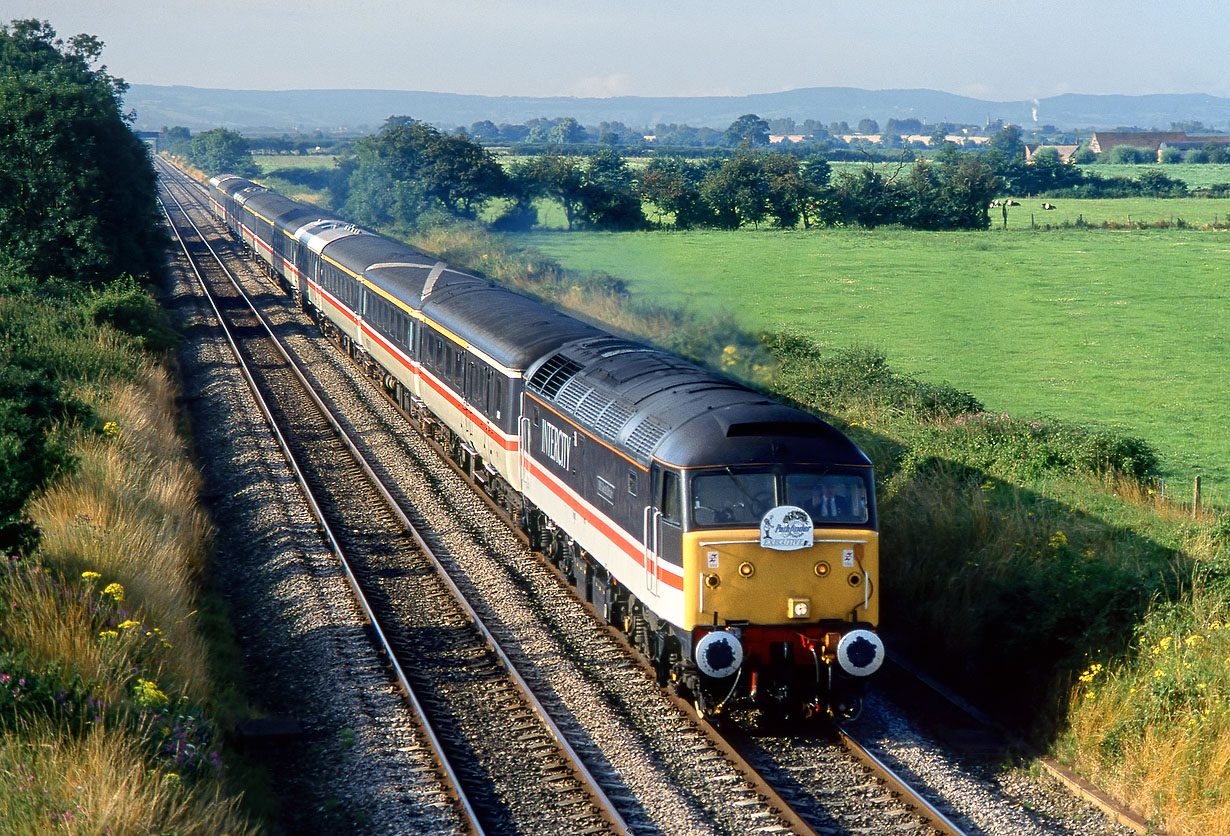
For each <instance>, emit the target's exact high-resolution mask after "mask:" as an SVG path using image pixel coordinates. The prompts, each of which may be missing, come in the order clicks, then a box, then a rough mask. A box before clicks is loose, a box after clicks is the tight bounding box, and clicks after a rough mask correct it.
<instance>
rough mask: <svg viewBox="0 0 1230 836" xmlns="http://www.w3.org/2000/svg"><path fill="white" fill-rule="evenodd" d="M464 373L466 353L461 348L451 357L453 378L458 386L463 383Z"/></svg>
mask: <svg viewBox="0 0 1230 836" xmlns="http://www.w3.org/2000/svg"><path fill="white" fill-rule="evenodd" d="M465 373H466V353H465V352H464V351H462V350H461V349H457V353H456V354H455V355H454V359H453V380H454V381H456V383H457V385H458V386H459V387H460V386H464V385H465Z"/></svg>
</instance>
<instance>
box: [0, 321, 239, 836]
mask: <svg viewBox="0 0 1230 836" xmlns="http://www.w3.org/2000/svg"><path fill="white" fill-rule="evenodd" d="M57 310H58V311H59V313H58V314H57ZM22 311H24V312H25V318H24V319H22V318H19V317H17V316H9V317H8V318H7V319H5V321H4V323H3V324H4V325H5V327H6V332H5V337H6V338H8V339H13V338H14V337H15V336H18V335H20V336H21V338H22V339H21V344H22V347H23V355H22V359H23V361H24V362H35V361H37V360H39V359H41V360H42V361H44V362H45V364H46V366H47V367H48V368H49V369H51V370H52V371H53V373H54V374H57V375H59V376H60V378H61V379H62V380H64V381H65V382H66V383H65V385H66V386H67V387H68V388H69V390H70V392H71V394H72V396H73V397H74V399H75V400H76V401H77V402H78V403H80V404H81V405H82V406H83V409H82V410H79V411H78V412H76V413H74V415H73V417H68V418H65V419H64V420H63V421H62V422H61V423H60V425H59V426H58V428H57V429H56V431H55V432H56V435H57V436H58V437H59V438H60V439H61V440H62V443H63V444H64V445H65V447H66V448H67V449H68V451H69V454H70V456H69V460H70V461H71V466H70V467H68V468H66V469H65V470H64V471H63V472H61V473H60V475H59V476H58V477H56V478H55V479H53V480H52V481H50V482H49V483H48V484H46V485H45V486H44V487H43V488H42V489H41V490H40V491H39V492H38V493H37V494H35V496H33V497H32V498H31V499H30V500H29V501H28V502H27V503H26V505H25V511H26V513H28V514H29V515H30V517H31V518H32V521H33V523H34V524H35V525H36V526H37V528H38V531H39V532H40V535H41V537H40V541H39V546H38V548H37V549H35V550H33V551H31V552H30V553H28V554H26V555H24V556H22V557H18V556H17V555H7V556H6V557H7V560H6V561H5V566H4V569H3V571H0V684H2V685H3V687H0V774H3V775H5V776H6V780H5V781H3V782H0V833H36V832H37V833H46V832H63V833H69V834H76V833H81V834H99V833H108V832H109V833H138V832H139V833H178V834H181V836H187V834H202V836H203V835H204V834H217V833H230V834H235V835H236V836H237V834H245V833H255V832H258V830H259V826H258V825H256V824H254V823H253V822H252V821H251V820H250V819H249V816H248V815H247V814H246V813H245V812H243V811H241V810H240V809H239V807H238V803H239V802H238V799H239V798H240V795H239V794H238V793H236V792H235V791H234V789H233V788H232V787H231V786H230V785H229V781H230V780H231V778H230V777H228V772H224V771H223V770H222V768H221V763H220V761H219V760H218V752H219V748H220V745H221V742H222V734H221V731H220V730H219V725H220V723H222V722H225V720H226V719H227V718H226V717H224V716H222V715H220V713H219V712H218V711H217V709H216V706H217V704H218V703H219V702H220V701H227V702H229V703H230V704H231V705H235V704H237V703H238V702H239V701H238V700H236V698H235V697H234V695H233V694H232V692H233V691H234V690H235V688H234V686H231V685H227V684H226V683H224V682H219V681H218V678H217V676H216V674H215V670H216V664H215V662H214V661H213V659H212V656H213V654H214V648H213V643H214V642H216V641H217V639H215V638H211V637H208V636H206V635H204V632H203V630H202V627H201V623H200V621H199V618H198V610H199V608H200V607H201V605H202V595H201V592H200V590H201V585H202V584H201V581H202V578H201V575H202V571H203V568H204V564H205V562H206V558H207V556H208V554H209V549H210V543H211V540H210V535H211V529H210V526H209V524H208V522H207V520H206V518H205V517H204V515H203V514H202V512H201V511H200V510H199V508H198V507H197V505H196V497H197V488H198V485H197V476H196V474H195V470H194V469H193V467H192V465H191V462H190V460H189V457H188V451H187V447H186V445H185V443H184V441H183V440H182V438H181V437H180V435H179V433H178V427H177V420H178V418H177V413H176V411H175V408H174V397H175V387H174V385H173V384H172V382H171V379H170V377H169V375H168V374H167V372H166V370H165V369H164V368H163V367H162V366H161V365H159V364H158V363H157V362H156V361H155V360H153V359H151V358H149V357H147V356H146V355H145V354H144V353H143V352H142V351H141V350H140V348H139V342H138V340H136V339H135V338H131V337H125V336H123V335H120V334H118V333H117V332H115V331H113V330H112V329H110V328H107V327H101V328H100V327H95V326H93V325H91V324H90V323H89V322H88V321H83V320H82V319H80V318H79V317H78V316H76V315H74V314H73V313H72V312H71V311H66V310H62V309H56V308H54V307H53V306H38V305H35V304H33V303H32V300H29V299H27V300H26V303H25V305H23V306H22ZM205 604H206V608H207V609H210V610H212V609H214V604H213V603H212V602H209V601H206V602H205ZM229 774H234V773H229Z"/></svg>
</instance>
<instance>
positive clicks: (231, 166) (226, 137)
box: [188, 128, 260, 177]
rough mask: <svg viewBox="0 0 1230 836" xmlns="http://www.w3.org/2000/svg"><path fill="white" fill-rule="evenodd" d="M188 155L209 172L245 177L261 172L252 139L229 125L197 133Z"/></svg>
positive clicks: (198, 165)
mask: <svg viewBox="0 0 1230 836" xmlns="http://www.w3.org/2000/svg"><path fill="white" fill-rule="evenodd" d="M188 158H189V159H190V160H191V161H192V164H193V165H195V166H196V167H197V168H199V169H201V170H202V171H205V172H207V173H209V174H238V175H240V176H242V177H255V176H257V175H258V174H260V169H259V168H258V167H257V165H256V162H255V160H253V159H252V151H251V149H250V148H249V147H248V141H247V140H246V139H244V138H243V135H242V134H240V133H237V132H235V131H231V130H227V129H226V128H214V129H213V130H212V131H205V132H203V133H199V134H197V135H196V136H194V137H193V138H192V143H191V145H190V146H189V149H188Z"/></svg>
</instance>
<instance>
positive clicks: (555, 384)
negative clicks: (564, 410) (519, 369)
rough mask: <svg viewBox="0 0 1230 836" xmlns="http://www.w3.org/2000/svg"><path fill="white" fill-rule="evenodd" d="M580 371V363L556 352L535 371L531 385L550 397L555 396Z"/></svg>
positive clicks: (530, 381) (536, 390)
mask: <svg viewBox="0 0 1230 836" xmlns="http://www.w3.org/2000/svg"><path fill="white" fill-rule="evenodd" d="M579 371H581V364H580V363H578V362H576V361H575V360H570V359H568V358H567V357H565V356H563V355H562V354H556V355H555V356H554V357H552V358H551V359H549V360H547V362H545V363H543V364H542V365H541V366H540V367H539V368H538V371H536V372H534V376H533V377H531V378H530V380H529V387H530V388H531V389H533V390H534V391H535V392H538V393H540V394H543V395H546V396H547V397H548V398H554V397H555V396H556V395H558V394H559V390H560V389H561V388H563V386H564V384H565V383H567V382H568V381H569V380H572V378H573V377H575V376H576V374H577V372H579Z"/></svg>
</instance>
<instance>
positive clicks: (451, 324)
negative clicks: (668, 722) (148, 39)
mask: <svg viewBox="0 0 1230 836" xmlns="http://www.w3.org/2000/svg"><path fill="white" fill-rule="evenodd" d="M209 192H210V198H211V203H212V206H213V211H214V212H215V214H216V215H217V216H218V217H219V218H220V219H222V220H223V222H224V223H225V224H226V225H227V226H228V227H229V228H230V230H231V231H232V232H233V234H234V235H235V236H236V237H237V238H239V239H240V240H241V241H242V242H243V243H244V244H245V245H246V246H248V247H249V248H250V249H251V250H252V251H253V252H254V253H255V254H256V255H257V256H258V257H259V258H260V260H261V261H262V262H263V263H264V265H265V266H266V268H267V269H268V270H269V272H270V274H271V275H272V276H273V277H274V278H275V279H276V280H277V281H278V282H279V283H280V284H281V285H282V286H283V287H284V288H285V289H286V290H287V292H288V293H290V294H291V295H292V296H293V297H294V298H295V299H296V300H297V301H298V302H299V304H300V305H301V306H302V307H303V308H304V309H305V310H307V311H309V312H310V313H311V314H312V315H313V316H314V317H315V318H316V320H317V321H318V322H319V323H320V325H321V327H322V329H323V330H324V331H325V332H326V334H328V335H329V336H330V337H332V338H333V339H335V340H337V341H338V343H339V344H340V345H341V347H342V348H343V349H344V350H346V351H347V352H348V353H350V355H351V356H352V357H353V358H354V359H355V360H356V361H358V362H359V363H361V364H363V365H364V366H365V367H366V368H367V369H368V371H369V373H370V374H371V375H372V377H373V378H374V379H376V380H378V381H380V382H381V384H382V385H383V386H384V388H385V390H386V391H387V393H388V394H389V396H390V397H391V398H392V399H393V400H394V401H395V402H396V403H397V404H398V405H399V406H400V407H401V409H402V411H403V412H405V413H406V415H407V416H409V418H410V420H411V421H412V423H413V424H415V425H416V426H417V427H418V428H419V429H420V430H421V431H422V432H423V433H424V434H426V435H427V436H428V437H429V438H432V439H434V440H435V441H437V442H438V443H439V444H440V445H441V446H442V447H443V449H444V450H445V452H446V453H447V455H449V456H450V457H451V458H452V459H453V460H454V461H455V462H456V463H457V464H458V465H459V466H460V467H461V468H462V469H463V470H464V472H465V473H466V474H467V475H469V476H470V478H471V479H472V480H473V481H474V482H475V483H476V484H477V485H478V486H479V487H480V488H481V489H482V490H483V491H485V492H486V493H487V494H488V496H489V497H490V498H491V499H492V500H493V501H494V502H495V503H497V504H498V505H499V506H500V507H501V508H502V509H503V510H504V511H505V512H506V513H507V515H508V516H509V518H510V519H512V520H513V521H514V522H515V523H516V524H517V525H519V526H520V527H521V528H522V529H523V530H524V531H525V532H526V533H527V534H528V535H529V537H530V539H531V542H532V543H533V544H534V545H535V547H536V548H538V549H539V550H540V551H541V552H542V553H543V554H545V555H546V556H547V557H548V558H549V559H550V560H551V561H552V562H553V563H554V564H555V565H556V566H557V567H559V569H560V570H561V571H562V572H563V574H564V575H565V576H566V577H567V578H568V579H569V580H570V581H571V583H572V584H573V585H574V587H575V589H576V590H577V592H578V593H579V594H580V596H581V597H582V598H583V599H584V600H586V601H587V602H589V603H590V604H592V605H593V607H594V608H595V610H596V611H597V612H599V613H600V614H601V615H602V616H603V617H604V618H605V619H606V620H607V621H608V622H609V623H611V624H613V625H615V626H617V627H619V628H621V629H623V630H624V631H625V632H626V633H627V635H628V636H629V638H630V639H631V640H632V641H633V643H634V644H635V645H636V646H637V647H638V648H639V649H640V650H641V651H642V652H643V653H644V654H645V655H646V656H647V657H648V659H649V660H650V661H651V663H652V664H653V665H654V667H655V670H656V671H657V674H658V677H659V681H660V682H661V683H662V684H663V685H668V686H670V687H672V688H673V689H674V690H676V691H677V692H678V693H680V694H682V695H684V696H685V697H686V698H688V699H690V700H692V701H693V702H694V703H695V705H696V706H697V708H698V710H700V711H701V712H703V713H718V712H721V711H723V710H724V709H725V708H727V707H728V706H732V705H735V704H739V703H744V702H747V701H751V702H752V703H754V704H755V705H757V706H758V707H759V708H761V709H762V710H763V711H764V712H765V713H766V714H767V715H769V716H773V717H780V716H785V715H793V714H796V713H805V714H806V713H817V712H825V711H827V712H830V713H833V714H836V715H840V716H849V715H852V714H853V713H856V712H857V710H858V708H859V705H860V702H861V693H862V684H863V682H864V681H865V678H866V677H867V676H868V675H869V674H871V673H873V672H875V671H876V669H877V668H879V667H880V664H881V663H882V662H883V661H884V646H883V644H882V642H881V640H880V639H879V637H878V636H877V634H876V632H875V628H876V626H877V624H878V622H879V596H878V583H879V548H878V542H879V541H878V533H877V522H876V505H875V493H874V482H873V478H872V476H873V474H872V467H871V462H870V461H869V460H868V459H867V457H866V456H865V455H864V454H863V453H862V451H860V450H859V449H858V447H857V446H855V445H854V443H853V442H851V441H850V440H849V439H847V438H846V437H845V436H844V435H842V434H841V433H840V432H838V431H837V430H836V429H834V428H833V427H831V426H830V425H828V424H827V423H825V422H824V421H821V420H820V419H819V418H816V417H815V416H812V415H810V414H808V413H806V412H803V411H801V410H798V409H795V408H793V407H789V406H786V405H784V404H781V403H778V402H776V401H774V400H772V399H770V398H768V397H765V396H764V395H762V394H759V393H757V392H755V391H752V390H750V389H748V388H746V387H744V386H741V385H740V384H738V383H736V382H734V381H733V380H731V379H729V378H727V377H724V376H722V375H719V374H716V373H714V372H711V371H708V370H705V369H703V368H700V367H698V366H696V365H694V364H692V363H689V362H687V361H685V360H682V359H680V358H679V357H676V356H674V355H672V354H670V353H668V352H665V351H662V350H660V349H657V348H653V347H651V346H648V345H644V344H640V343H637V342H633V341H630V340H627V339H624V338H622V337H618V336H614V335H612V334H610V333H607V332H605V331H603V330H601V329H599V328H597V327H594V326H593V325H590V324H588V323H585V322H582V321H580V320H578V319H576V318H574V317H571V316H568V315H566V314H563V313H561V312H558V311H555V310H552V309H550V308H547V307H545V306H543V305H541V304H539V303H537V302H535V301H533V300H531V299H529V298H527V297H525V296H521V295H519V294H516V293H513V292H512V291H509V290H507V289H504V288H501V287H498V286H495V285H493V284H491V283H489V282H487V281H485V280H483V279H480V278H478V277H476V276H472V275H468V274H465V273H462V272H460V271H457V270H454V269H452V268H451V267H449V266H448V265H447V264H445V263H443V262H441V261H438V260H436V259H434V258H432V257H431V256H428V255H425V254H423V253H421V252H418V251H416V250H414V249H412V248H410V247H408V246H407V245H405V244H400V243H397V242H394V241H391V240H389V239H387V238H384V237H382V236H379V235H374V234H372V233H369V232H365V231H364V230H361V229H358V228H357V227H354V226H352V225H350V224H348V223H346V222H345V221H343V220H341V219H339V218H336V217H332V216H329V215H328V214H326V213H323V212H322V211H321V210H320V209H318V208H315V207H312V206H307V205H304V204H300V203H296V202H294V201H292V200H289V199H287V198H285V197H283V196H281V195H278V194H276V193H274V192H271V191H269V190H267V189H264V188H262V187H260V186H257V185H255V184H253V183H252V182H250V181H248V180H245V179H243V178H240V177H235V176H229V175H224V176H219V177H215V178H213V179H212V180H211V181H210V189H209Z"/></svg>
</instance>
